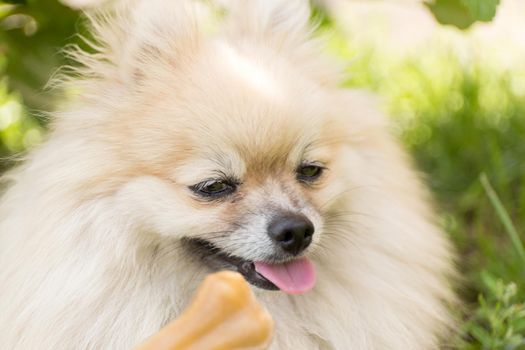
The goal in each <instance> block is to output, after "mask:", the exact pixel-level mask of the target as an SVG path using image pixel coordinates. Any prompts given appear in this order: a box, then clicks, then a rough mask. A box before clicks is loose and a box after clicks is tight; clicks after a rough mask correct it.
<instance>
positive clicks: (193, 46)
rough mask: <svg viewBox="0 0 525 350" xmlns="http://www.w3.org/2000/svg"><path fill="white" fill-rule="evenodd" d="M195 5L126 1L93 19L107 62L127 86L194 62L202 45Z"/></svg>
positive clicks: (173, 2)
mask: <svg viewBox="0 0 525 350" xmlns="http://www.w3.org/2000/svg"><path fill="white" fill-rule="evenodd" d="M196 6H197V4H196V3H195V2H193V1H184V0H181V1H160V0H127V1H123V2H120V3H119V4H117V5H116V7H115V8H113V9H111V10H106V11H105V12H104V13H101V14H97V15H95V16H93V17H92V24H93V27H94V30H95V36H96V38H97V39H98V41H99V42H102V45H101V46H102V47H103V48H102V52H103V54H104V56H105V58H106V59H107V60H108V61H109V62H110V63H111V64H112V65H113V66H114V67H116V69H117V70H118V72H117V74H118V79H119V80H121V81H122V82H123V83H124V84H130V83H131V84H132V85H133V83H137V84H140V82H141V81H142V80H143V79H145V78H146V77H147V76H151V75H152V74H161V72H165V70H166V69H174V68H177V67H180V66H182V65H183V64H184V63H185V62H187V61H189V60H191V58H192V57H193V55H194V54H195V53H196V51H197V49H198V48H199V46H200V43H201V31H200V28H199V26H198V23H199V19H198V18H197V16H198V14H199V13H200V12H202V11H198V9H197V8H196Z"/></svg>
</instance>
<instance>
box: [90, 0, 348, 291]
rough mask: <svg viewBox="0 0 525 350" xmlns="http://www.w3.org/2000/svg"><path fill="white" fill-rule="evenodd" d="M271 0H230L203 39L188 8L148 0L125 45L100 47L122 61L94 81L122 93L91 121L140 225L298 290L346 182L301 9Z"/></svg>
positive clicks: (334, 102)
mask: <svg viewBox="0 0 525 350" xmlns="http://www.w3.org/2000/svg"><path fill="white" fill-rule="evenodd" d="M144 3H146V2H144ZM270 3H272V2H266V1H256V2H251V5H247V4H245V2H239V4H238V5H236V6H237V7H236V8H234V9H232V10H231V12H232V13H231V14H230V15H229V17H228V18H227V19H225V20H224V22H225V24H223V25H222V28H223V29H216V30H215V31H214V32H213V33H211V34H210V33H207V34H205V33H204V32H203V31H202V30H201V29H199V25H198V23H194V22H192V21H195V18H196V17H192V16H188V12H187V10H186V12H184V11H182V9H181V8H180V7H176V8H175V9H172V8H171V6H168V8H165V7H163V8H162V9H160V10H159V8H155V2H151V3H150V2H148V5H147V6H148V7H146V8H143V9H142V10H140V11H138V12H137V13H139V14H140V15H143V16H144V18H143V19H141V18H142V17H141V18H139V20H138V22H137V23H138V24H137V25H135V26H127V27H128V28H133V29H131V33H129V34H128V35H129V39H128V40H127V41H126V40H124V43H120V42H117V41H118V40H116V41H115V42H110V43H109V45H108V46H109V47H110V48H111V50H112V51H110V52H112V55H114V56H119V55H120V56H121V57H124V58H123V59H122V60H120V61H118V69H117V70H115V69H113V68H111V69H110V68H107V70H106V71H105V70H104V69H102V70H100V69H99V71H102V72H105V73H104V74H106V75H107V76H105V77H104V78H105V79H103V81H104V84H103V85H101V86H103V87H102V88H100V89H101V90H103V89H108V90H107V94H108V96H109V95H112V96H115V94H119V96H121V97H120V98H119V99H114V98H110V99H108V104H111V105H112V107H111V109H112V112H111V113H112V116H111V121H110V124H109V126H108V124H107V123H101V124H100V125H102V126H103V128H104V130H103V131H101V132H102V133H103V134H106V135H108V137H107V138H106V140H109V141H110V142H111V147H112V149H113V150H114V152H115V154H116V155H118V156H117V157H118V162H119V164H124V163H125V164H127V165H126V167H127V168H126V169H127V170H126V171H127V172H128V173H129V174H132V175H133V176H130V177H129V178H128V180H127V181H126V183H125V185H124V186H123V187H122V188H121V189H120V190H119V198H120V202H119V203H120V204H121V205H122V206H124V207H125V211H129V212H130V213H132V215H131V216H130V217H133V218H135V220H137V222H140V223H138V224H137V225H139V226H140V228H141V229H142V230H143V231H146V232H153V233H152V234H157V235H160V236H164V237H168V239H169V238H175V239H177V240H180V241H181V242H183V244H184V246H185V247H186V248H187V249H188V252H190V253H191V254H195V255H196V256H198V257H199V258H200V259H202V261H203V263H205V264H207V265H208V266H211V267H213V268H217V269H218V268H230V269H234V270H237V271H239V272H241V273H243V274H244V276H245V277H246V278H247V280H248V281H249V282H251V283H252V284H254V285H257V286H259V287H262V288H266V289H276V288H277V287H278V288H280V289H282V290H284V291H286V292H290V293H299V292H304V291H306V290H308V289H309V288H310V287H312V285H313V283H314V282H315V274H314V271H313V266H312V264H311V262H310V261H309V260H308V257H309V256H311V255H312V254H315V251H316V249H318V247H319V245H320V242H321V241H322V239H323V234H324V231H325V227H326V223H327V217H328V216H330V215H332V214H333V212H332V209H333V207H334V204H335V203H336V202H337V200H338V199H340V198H341V194H343V193H344V192H345V191H346V190H347V187H348V183H347V181H346V175H345V172H346V171H347V169H348V164H346V163H347V162H346V161H345V160H344V157H343V154H344V153H345V151H344V150H345V147H346V145H347V142H348V141H347V140H348V135H347V132H348V131H347V130H348V125H347V122H343V121H342V118H340V117H341V115H342V114H344V113H343V112H342V111H341V110H339V109H340V103H339V102H338V98H339V96H338V93H337V92H336V91H337V88H336V85H335V83H334V82H333V80H332V76H333V71H332V69H331V67H330V66H329V65H326V63H325V62H323V61H322V60H321V59H320V58H319V57H318V55H317V54H316V51H317V50H316V47H315V43H312V41H310V39H309V38H308V36H309V32H310V29H309V27H308V20H309V12H308V10H307V9H306V8H305V7H304V6H303V5H302V4H299V6H296V5H297V4H296V3H295V2H281V4H280V5H272V4H270ZM165 4H166V2H164V5H165ZM150 7H152V8H150ZM181 11H182V13H184V14H185V16H182V15H181ZM189 11H190V12H191V13H193V10H189ZM188 18H191V20H190V19H188ZM113 31H115V29H114V28H113ZM101 36H102V37H108V36H110V35H109V34H108V33H102V34H101ZM110 74H112V76H111V77H109V76H108V75H110ZM108 81H111V82H112V83H111V84H108ZM108 86H110V87H108ZM109 89H112V91H109ZM97 94H98V95H104V94H105V92H104V91H98V92H97ZM115 109H116V110H117V111H118V112H115ZM97 125H98V124H97Z"/></svg>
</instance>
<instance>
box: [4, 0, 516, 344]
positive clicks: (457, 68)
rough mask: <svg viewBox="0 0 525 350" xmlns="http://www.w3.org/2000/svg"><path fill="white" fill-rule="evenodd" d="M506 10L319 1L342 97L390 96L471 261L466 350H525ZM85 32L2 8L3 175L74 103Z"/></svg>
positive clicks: (464, 259) (65, 14)
mask: <svg viewBox="0 0 525 350" xmlns="http://www.w3.org/2000/svg"><path fill="white" fill-rule="evenodd" d="M434 1H435V2H436V3H440V5H442V7H443V6H444V7H443V8H445V9H447V6H452V5H453V4H454V3H464V4H467V3H469V4H471V5H472V4H474V5H472V6H479V8H478V9H479V11H485V12H486V11H488V10H490V9H488V10H487V8H483V6H491V4H492V5H494V6H496V5H497V4H498V0H434ZM65 2H66V1H65ZM70 2H71V3H73V2H76V3H77V4H80V3H81V2H83V1H80V0H77V1H73V0H70ZM84 2H85V3H88V2H89V1H88V0H86V1H84ZM98 2H101V1H98ZM499 2H500V3H499V6H498V7H497V13H496V16H495V18H493V19H492V20H491V19H487V18H485V19H484V20H485V22H476V23H470V22H473V21H470V22H468V23H465V22H464V20H463V19H462V18H459V17H458V18H459V20H456V22H457V23H456V26H453V25H445V24H442V23H439V22H438V21H437V20H436V16H437V18H438V19H440V21H441V22H444V21H443V18H440V13H439V9H438V10H434V14H433V13H431V11H430V8H431V7H432V4H433V3H434V2H433V1H429V3H430V5H429V4H427V5H425V3H423V2H422V1H416V0H383V1H382V0H353V1H352V0H325V1H322V2H317V3H316V4H317V9H316V12H315V14H316V18H317V20H319V21H320V22H321V25H320V28H319V32H320V33H322V34H324V35H327V36H328V38H329V41H328V43H329V44H328V47H327V48H326V52H327V54H329V55H332V56H334V57H336V59H338V60H339V61H341V62H343V63H344V64H345V66H346V67H347V68H346V69H347V72H348V75H347V77H346V80H345V81H344V82H343V85H344V86H348V87H358V88H366V89H371V90H373V91H375V92H377V94H378V95H379V96H380V97H381V99H382V101H383V106H384V109H385V111H387V112H388V113H389V114H390V115H391V116H392V131H393V132H394V133H395V134H397V135H398V137H399V138H400V139H401V140H402V141H403V142H404V144H405V145H406V147H407V148H408V149H409V150H410V151H411V152H412V154H413V155H414V157H415V159H416V163H417V165H418V167H419V168H420V169H421V171H422V174H423V176H424V178H425V179H426V181H427V183H428V184H429V185H430V187H431V188H432V190H433V192H434V195H435V199H436V207H437V209H438V211H439V220H440V224H441V225H442V227H443V228H444V229H445V230H446V231H447V232H448V233H449V234H450V236H451V237H452V239H453V240H454V242H455V245H456V247H457V249H458V251H459V259H458V267H459V269H460V271H461V272H462V274H463V276H464V280H463V281H461V282H460V284H459V285H460V286H459V287H458V291H459V293H460V295H461V297H462V298H463V300H464V303H465V305H466V306H465V310H458V317H460V318H461V320H462V322H461V329H459V330H458V336H457V337H456V338H457V339H451V340H450V346H451V347H453V348H460V349H506V350H507V349H525V305H524V303H525V250H524V249H523V241H524V238H525V235H524V231H525V1H523V0H501V1H499ZM487 4H488V5H487ZM465 6H466V5H465ZM449 9H450V8H449ZM454 11H456V12H457V9H454V8H452V10H450V11H449V13H447V15H452V17H453V19H454V18H456V17H454V16H455V15H456V14H457V13H456V12H454ZM480 13H481V12H480ZM489 17H491V16H489ZM445 22H446V21H445ZM82 23H83V22H82V20H81V19H80V17H79V12H77V11H75V10H72V9H70V8H68V7H65V6H63V5H61V4H60V3H58V2H57V1H53V0H26V1H14V0H12V1H9V3H7V2H6V1H1V0H0V155H1V156H2V157H3V159H4V161H3V162H1V164H0V165H1V170H2V171H3V170H5V169H7V168H8V167H10V166H11V165H12V164H13V163H14V161H13V159H14V156H16V155H17V154H20V152H23V151H24V150H26V149H28V148H31V147H34V146H35V145H37V144H38V143H39V142H41V141H42V140H43V138H45V130H46V125H47V121H48V114H47V112H48V111H50V110H52V109H53V108H56V106H57V105H59V104H60V101H61V96H63V95H60V94H57V93H55V92H53V91H46V90H45V89H44V86H45V85H46V82H47V81H48V80H49V78H50V77H51V76H52V75H53V74H54V72H56V70H57V68H58V67H59V66H60V65H62V64H66V63H70V62H67V60H66V59H65V58H64V57H62V56H61V55H60V53H59V50H60V48H61V47H63V46H64V45H67V44H71V43H79V42H80V40H79V39H78V37H76V36H75V35H74V34H75V33H78V32H81V33H83V32H84V28H83V26H82ZM458 26H459V27H468V28H465V29H459V28H458Z"/></svg>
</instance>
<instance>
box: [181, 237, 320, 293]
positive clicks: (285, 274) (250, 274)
mask: <svg viewBox="0 0 525 350" xmlns="http://www.w3.org/2000/svg"><path fill="white" fill-rule="evenodd" d="M185 243H186V244H187V246H188V249H190V250H191V251H192V253H194V254H196V256H197V257H198V259H200V261H201V262H202V263H204V264H205V265H207V266H208V267H209V268H211V269H212V270H214V271H218V270H224V269H227V270H232V271H237V272H239V273H240V274H241V275H243V276H244V278H245V279H246V281H248V282H249V283H250V284H252V285H254V286H256V287H258V288H261V289H266V290H282V291H283V292H285V293H288V294H302V293H305V292H307V291H309V290H310V289H312V288H313V286H314V285H315V279H316V275H315V269H314V266H313V264H312V262H310V260H308V259H307V258H304V257H303V258H298V259H294V260H291V261H286V262H284V261H283V262H280V263H274V262H272V263H269V262H264V261H250V260H246V259H243V258H240V257H237V256H233V255H230V254H227V253H226V252H224V251H222V250H221V249H219V248H218V247H216V246H214V245H213V244H212V243H210V242H208V241H205V240H201V239H188V240H186V241H185Z"/></svg>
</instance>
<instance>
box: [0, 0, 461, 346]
mask: <svg viewBox="0 0 525 350" xmlns="http://www.w3.org/2000/svg"><path fill="white" fill-rule="evenodd" d="M207 6H209V5H204V4H202V3H199V2H196V1H190V0H187V1H186V0H181V1H169V0H149V1H144V0H142V1H140V0H135V1H131V0H130V1H126V2H125V3H120V4H118V5H115V6H114V7H110V8H105V9H102V10H100V12H98V13H95V14H91V15H90V18H91V23H92V27H93V29H92V30H93V37H94V42H95V43H94V44H92V46H93V48H94V50H95V52H91V53H86V52H82V51H79V50H77V51H75V52H70V55H72V56H74V57H76V59H77V60H78V62H79V65H78V66H77V68H76V69H75V71H74V72H72V73H69V75H68V78H62V82H63V83H64V84H65V86H67V87H68V88H69V90H70V91H75V92H76V97H75V98H74V99H73V101H72V102H70V103H68V104H66V105H65V106H64V107H63V108H62V109H61V110H60V111H58V112H56V113H55V115H54V118H53V122H52V124H51V126H50V132H49V134H48V137H47V139H46V141H45V142H43V143H42V144H41V145H40V146H38V147H37V148H36V149H34V150H32V151H31V152H29V153H28V154H27V155H26V156H25V158H26V159H24V161H23V162H22V163H21V164H20V165H18V166H17V167H16V168H15V169H14V170H12V171H10V172H9V173H7V174H6V175H5V176H4V177H3V181H4V184H5V190H4V194H3V196H2V200H1V204H0V220H1V221H0V266H1V270H0V281H2V287H1V288H0V310H1V312H0V343H1V344H2V347H3V348H4V349H54V350H57V349H131V348H133V347H134V346H136V345H138V344H140V343H141V342H142V341H143V340H144V339H146V338H147V337H149V336H150V335H152V334H154V333H155V332H156V331H158V330H159V329H160V328H161V327H163V325H165V324H166V323H168V322H169V321H170V320H173V319H174V318H176V317H177V315H178V314H179V313H180V312H181V311H182V310H183V309H184V308H185V306H186V305H187V304H188V302H189V300H190V299H191V297H192V295H193V293H194V292H195V290H196V287H197V286H198V284H199V283H200V282H201V281H202V279H203V278H204V277H205V276H206V275H207V274H209V273H210V272H213V271H217V270H222V269H227V270H234V271H238V272H240V273H241V274H242V275H243V276H244V278H245V279H246V280H247V281H248V282H249V283H250V285H251V286H252V289H253V291H254V293H255V294H256V296H257V298H258V300H259V301H260V302H261V303H262V304H263V305H264V306H265V307H266V308H267V309H268V311H269V313H270V314H271V315H272V317H273V318H274V320H275V324H276V329H275V335H274V339H273V342H272V345H271V349H274V350H278V349H327V350H329V349H354V350H356V349H436V348H438V347H439V346H441V345H440V344H443V341H444V337H446V336H447V334H448V333H449V332H450V329H451V328H453V325H454V319H453V317H452V316H451V314H452V313H451V312H450V305H454V303H455V297H454V293H453V289H452V287H451V278H453V276H454V274H455V272H454V266H453V265H454V253H453V248H452V247H451V244H450V242H449V241H448V239H447V237H446V235H445V234H444V233H443V232H442V231H441V230H440V229H439V227H438V225H436V222H435V221H436V220H435V219H434V214H433V210H432V207H431V205H430V204H429V202H430V201H429V195H428V193H427V191H426V189H425V187H424V186H423V185H422V181H421V180H420V177H419V175H418V174H417V172H416V171H414V169H413V167H412V165H411V161H410V159H409V157H408V156H407V155H406V153H405V152H404V151H403V150H402V148H401V147H400V146H399V144H398V143H397V142H396V141H395V139H394V138H393V137H392V136H391V135H390V134H389V126H388V123H387V120H386V118H384V117H383V116H382V114H381V112H379V110H378V108H377V102H376V101H375V99H374V98H373V97H371V96H369V95H368V94H367V93H365V92H361V91H352V90H345V89H342V88H341V87H340V81H341V79H342V77H343V75H342V73H341V69H339V68H338V66H337V65H336V64H334V63H333V62H332V61H331V60H330V59H329V58H327V57H325V56H323V55H322V49H323V39H322V38H320V37H318V36H316V35H315V26H314V25H313V24H312V23H311V19H310V18H311V11H310V9H309V6H308V3H306V2H305V1H301V0H291V1H277V0H272V1H269V0H249V1H240V0H239V1H231V2H229V3H228V4H227V6H226V7H224V8H217V7H212V8H210V7H207ZM217 6H219V5H217ZM239 332H242V329H239ZM445 340H446V339H445Z"/></svg>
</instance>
